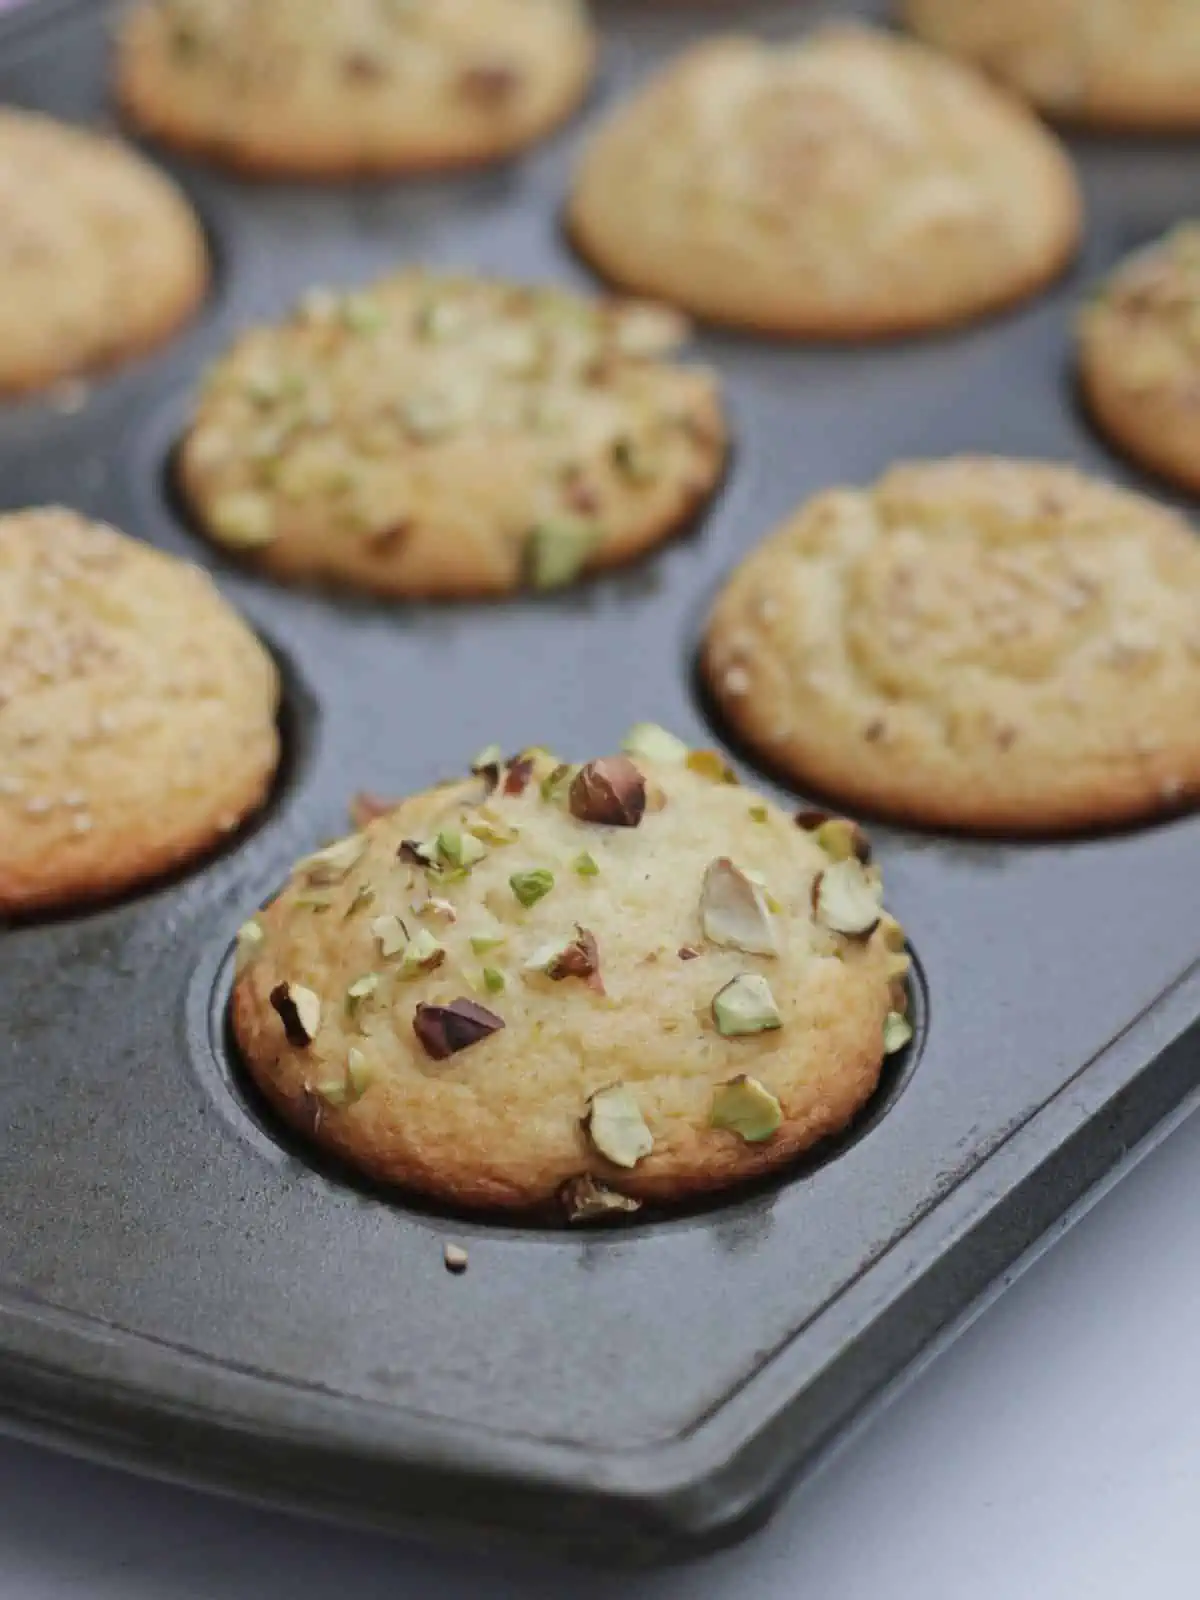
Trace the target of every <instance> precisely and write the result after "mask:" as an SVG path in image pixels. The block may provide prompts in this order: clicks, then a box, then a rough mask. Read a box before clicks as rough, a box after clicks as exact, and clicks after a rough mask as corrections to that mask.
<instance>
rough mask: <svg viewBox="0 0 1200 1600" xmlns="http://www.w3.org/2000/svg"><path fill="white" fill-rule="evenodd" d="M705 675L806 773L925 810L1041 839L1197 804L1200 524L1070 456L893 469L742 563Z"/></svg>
mask: <svg viewBox="0 0 1200 1600" xmlns="http://www.w3.org/2000/svg"><path fill="white" fill-rule="evenodd" d="M704 670H705V674H706V676H707V679H708V683H709V685H710V688H711V691H712V693H713V695H714V697H715V699H716V701H717V703H718V704H719V706H720V707H721V709H722V711H723V712H724V714H725V715H726V717H727V718H728V719H729V722H730V724H731V726H732V727H734V728H735V729H736V730H737V732H738V733H739V734H740V735H741V736H742V737H743V738H744V739H746V740H747V742H748V743H749V744H751V745H752V746H753V747H754V749H755V750H757V751H758V752H759V753H760V754H761V755H762V756H763V757H764V758H765V759H766V760H767V761H768V762H769V763H770V764H771V766H772V767H773V768H775V769H777V770H779V771H782V772H785V773H787V774H788V775H790V776H791V777H792V778H793V779H794V780H795V782H796V783H797V784H799V785H802V786H810V787H812V788H815V789H817V790H820V791H822V792H824V793H827V794H830V795H834V796H836V797H838V799H839V800H840V801H841V802H842V803H844V804H852V805H855V806H862V807H865V808H867V809H870V810H874V811H879V812H884V813H887V814H890V815H893V816H897V817H900V818H902V819H905V820H908V821H913V822H918V823H924V824H927V825H931V826H934V827H944V828H956V829H964V830H967V831H979V832H985V833H988V832H992V833H994V832H1002V833H1021V834H1029V833H1033V834H1036V833H1045V832H1052V831H1056V830H1063V829H1077V828H1088V827H1093V826H1100V825H1104V824H1113V823H1122V822H1132V821H1140V820H1144V819H1147V818H1151V817H1154V816H1157V815H1159V814H1161V813H1164V812H1169V811H1174V810H1177V809H1179V808H1180V807H1182V806H1184V805H1186V804H1188V803H1189V802H1192V801H1194V800H1196V799H1197V798H1200V541H1197V539H1196V537H1195V535H1194V534H1193V533H1192V531H1191V529H1190V528H1189V527H1188V525H1187V523H1186V522H1184V520H1183V519H1182V518H1181V517H1179V516H1177V515H1176V514H1175V513H1174V512H1172V511H1169V510H1167V509H1166V508H1165V507H1162V506H1159V505H1156V504H1155V503H1154V502H1153V501H1152V500H1147V499H1145V498H1143V497H1142V496H1140V495H1135V494H1129V493H1127V492H1126V491H1124V490H1122V489H1118V488H1117V487H1115V485H1112V484H1108V483H1103V482H1101V481H1099V480H1096V479H1091V478H1088V477H1085V476H1084V474H1083V473H1080V472H1076V471H1075V470H1073V469H1072V468H1070V467H1066V466H1059V465H1056V464H1053V463H1049V462H1039V461H1004V460H992V459H987V458H980V457H970V456H968V457H962V458H959V459H956V460H949V461H934V462H918V463H914V464H907V465H902V466H897V467H893V468H892V469H891V470H890V471H889V472H887V473H885V474H884V476H883V477H882V478H881V479H880V481H879V482H878V483H877V484H875V485H873V486H871V487H869V488H865V489H834V490H831V491H829V492H827V493H825V494H821V495H818V496H817V497H816V499H814V500H812V501H810V502H809V503H808V504H806V505H803V506H801V507H800V508H799V509H798V510H797V512H796V514H795V515H794V516H793V517H792V518H790V519H789V521H787V522H786V523H785V524H784V526H783V527H782V528H780V529H779V530H778V531H777V532H776V533H774V534H772V536H771V537H770V538H769V539H767V540H766V541H765V542H764V543H763V544H762V545H760V546H759V548H758V549H757V550H755V551H753V552H752V553H751V555H750V556H748V557H747V559H746V560H745V561H744V562H743V563H742V564H741V566H740V567H738V569H737V570H736V571H735V572H734V574H733V576H732V577H731V579H730V580H729V583H728V584H727V585H726V587H725V589H724V590H723V592H722V594H721V595H720V597H719V599H718V601H717V604H716V606H715V608H714V610H713V614H712V616H711V618H710V620H709V624H708V631H707V636H706V640H705V647H704Z"/></svg>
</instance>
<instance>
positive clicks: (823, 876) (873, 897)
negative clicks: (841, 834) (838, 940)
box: [813, 856, 883, 938]
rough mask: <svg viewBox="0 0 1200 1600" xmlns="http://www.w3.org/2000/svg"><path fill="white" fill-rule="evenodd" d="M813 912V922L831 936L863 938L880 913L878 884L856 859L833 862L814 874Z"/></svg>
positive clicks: (881, 908) (880, 904)
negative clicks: (815, 875) (819, 924)
mask: <svg viewBox="0 0 1200 1600" xmlns="http://www.w3.org/2000/svg"><path fill="white" fill-rule="evenodd" d="M813 910H814V911H815V913H816V918H817V921H818V922H820V923H823V924H824V926H825V927H827V928H831V929H832V930H833V932H834V933H844V934H846V935H848V936H850V937H852V938H862V937H865V936H866V935H867V934H869V933H870V932H871V930H872V929H873V928H874V927H876V925H877V924H878V922H879V918H880V916H881V915H882V912H883V905H882V893H881V889H880V886H879V883H878V881H877V880H873V879H872V878H871V877H869V876H868V874H867V869H866V868H864V866H863V864H862V862H861V861H859V860H858V859H857V857H855V856H851V857H849V858H848V859H847V860H845V861H835V862H833V863H832V865H830V866H828V867H826V868H825V870H824V872H821V873H818V875H817V878H816V880H815V882H814V884H813Z"/></svg>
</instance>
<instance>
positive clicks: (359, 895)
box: [346, 883, 375, 917]
mask: <svg viewBox="0 0 1200 1600" xmlns="http://www.w3.org/2000/svg"><path fill="white" fill-rule="evenodd" d="M374 900H375V891H374V889H373V888H372V887H371V885H370V884H369V883H360V884H359V886H358V888H357V889H356V890H355V891H354V899H353V900H351V902H350V904H349V905H348V906H347V907H346V915H347V916H348V917H352V916H353V915H354V913H355V912H356V911H363V910H365V909H366V907H367V906H369V905H372V904H373V903H374Z"/></svg>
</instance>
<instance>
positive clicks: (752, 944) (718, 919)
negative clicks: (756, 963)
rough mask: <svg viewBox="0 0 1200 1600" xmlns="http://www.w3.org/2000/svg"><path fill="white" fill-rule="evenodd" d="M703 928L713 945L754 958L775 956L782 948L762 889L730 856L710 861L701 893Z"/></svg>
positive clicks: (701, 922) (705, 935)
mask: <svg viewBox="0 0 1200 1600" xmlns="http://www.w3.org/2000/svg"><path fill="white" fill-rule="evenodd" d="M700 925H701V927H702V928H703V930H704V937H705V938H706V939H708V940H709V941H710V943H712V944H719V945H724V946H725V947H726V948H727V949H730V950H743V951H745V953H746V954H747V955H751V956H775V955H778V954H779V945H778V943H777V941H776V938H775V926H774V923H773V922H772V920H771V913H770V911H769V910H768V909H767V902H766V898H765V896H764V894H763V891H762V889H761V888H760V887H759V885H758V884H757V883H755V882H754V880H753V879H752V878H751V877H750V875H749V874H748V873H745V872H743V871H742V870H741V868H740V867H737V866H735V865H734V863H733V862H732V861H730V859H729V857H728V856H718V857H717V859H716V860H715V861H710V862H709V864H708V867H707V868H706V870H705V873H704V884H703V887H702V888H701V890H700Z"/></svg>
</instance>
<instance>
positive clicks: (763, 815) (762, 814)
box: [750, 806, 770, 822]
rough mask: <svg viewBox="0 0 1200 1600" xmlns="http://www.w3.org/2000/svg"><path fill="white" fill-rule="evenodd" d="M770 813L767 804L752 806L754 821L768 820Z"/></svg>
mask: <svg viewBox="0 0 1200 1600" xmlns="http://www.w3.org/2000/svg"><path fill="white" fill-rule="evenodd" d="M769 815H770V813H769V812H768V811H767V808H766V806H751V807H750V820H751V821H752V822H766V820H767V818H768V816H769Z"/></svg>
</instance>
